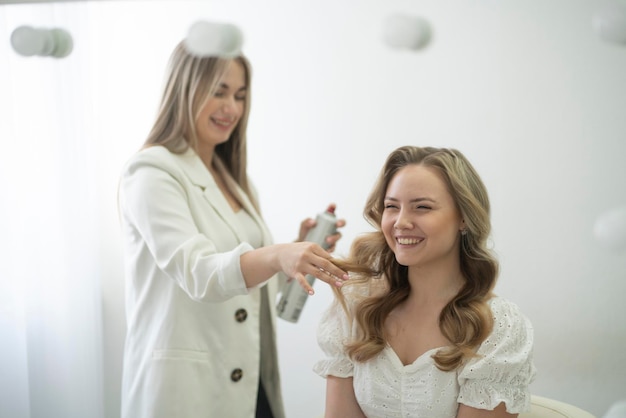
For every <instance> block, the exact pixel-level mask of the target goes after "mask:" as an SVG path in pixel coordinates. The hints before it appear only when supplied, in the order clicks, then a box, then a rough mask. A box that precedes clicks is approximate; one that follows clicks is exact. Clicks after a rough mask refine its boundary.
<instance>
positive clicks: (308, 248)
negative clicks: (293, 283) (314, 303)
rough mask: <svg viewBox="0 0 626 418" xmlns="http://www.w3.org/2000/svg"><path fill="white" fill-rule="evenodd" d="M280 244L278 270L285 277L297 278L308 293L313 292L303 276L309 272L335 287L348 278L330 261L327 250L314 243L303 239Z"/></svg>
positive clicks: (311, 293)
mask: <svg viewBox="0 0 626 418" xmlns="http://www.w3.org/2000/svg"><path fill="white" fill-rule="evenodd" d="M282 246H283V248H282V249H281V251H280V256H279V263H280V270H281V271H283V272H284V273H285V274H286V275H287V277H289V278H291V279H295V280H297V281H298V282H299V283H300V286H302V287H303V288H304V290H306V292H307V293H308V294H309V295H313V294H314V293H315V292H314V290H313V287H311V285H310V284H309V282H307V280H306V278H305V277H306V276H307V275H309V274H310V275H311V276H313V277H315V278H317V279H318V280H321V281H324V282H326V283H328V284H330V285H333V286H337V287H341V286H342V285H343V282H344V281H345V280H348V278H349V276H348V274H347V273H346V272H345V271H343V270H341V269H340V268H339V267H337V266H335V265H334V264H333V263H332V261H331V256H330V254H329V252H328V251H327V250H324V249H323V248H322V247H320V246H319V245H317V244H315V243H312V242H306V241H303V242H295V243H292V244H282Z"/></svg>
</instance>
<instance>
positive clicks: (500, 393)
mask: <svg viewBox="0 0 626 418" xmlns="http://www.w3.org/2000/svg"><path fill="white" fill-rule="evenodd" d="M489 211H490V206H489V199H488V196H487V191H486V189H485V186H484V184H483V182H482V180H481V179H480V177H479V175H478V174H477V172H476V170H475V169H474V167H473V166H472V165H471V164H470V162H469V161H468V160H467V159H466V158H465V157H464V156H463V154H461V153H460V152H459V151H457V150H454V149H439V148H430V147H426V148H419V147H409V146H407V147H401V148H398V149H397V150H395V151H393V152H392V153H391V154H390V155H389V157H388V158H387V161H386V163H385V165H384V167H383V169H382V171H381V174H380V176H379V178H378V181H377V183H376V185H375V186H374V189H373V191H372V192H371V194H370V196H369V198H368V200H367V203H366V206H365V210H364V215H365V217H366V219H367V220H368V221H369V222H370V224H372V225H373V226H374V227H375V228H376V230H375V231H374V232H371V233H368V234H365V235H362V236H360V237H358V238H357V239H356V240H355V241H354V243H353V245H352V249H351V252H350V255H349V257H348V258H347V259H345V260H335V262H336V264H337V265H338V266H339V267H340V268H342V269H344V270H346V271H350V272H351V277H352V278H351V280H350V281H348V282H347V283H346V284H345V285H344V286H343V287H342V288H341V289H334V291H335V293H336V296H337V297H336V300H335V301H333V304H332V305H331V306H330V307H329V308H328V310H327V311H326V312H325V314H324V316H323V317H322V318H321V322H320V324H319V329H318V342H319V345H320V347H321V348H322V350H323V351H324V352H325V354H326V358H325V359H323V360H321V361H319V362H317V363H316V364H315V366H314V371H315V372H316V373H317V374H319V375H320V376H323V377H325V378H326V379H327V389H326V415H325V416H326V418H334V417H337V418H350V417H376V418H380V417H425V418H437V417H441V418H443V417H445V418H453V417H458V418H470V417H512V416H517V414H518V413H520V412H524V411H526V410H528V409H529V406H530V392H529V389H528V386H529V384H530V382H531V381H532V379H533V377H534V375H535V367H534V365H533V361H532V350H533V329H532V325H531V324H530V322H529V320H528V319H527V318H526V317H525V316H524V315H523V313H522V312H520V309H519V308H518V307H517V305H515V304H514V303H512V302H510V301H508V300H506V299H504V298H502V297H499V296H496V295H495V294H494V293H493V288H494V285H495V283H496V277H497V275H498V262H497V261H496V259H495V258H494V256H493V255H492V254H491V252H490V251H489V249H488V248H487V239H488V237H489V234H490V229H491V226H490V219H489V216H490V215H489Z"/></svg>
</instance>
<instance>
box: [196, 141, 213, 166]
mask: <svg viewBox="0 0 626 418" xmlns="http://www.w3.org/2000/svg"><path fill="white" fill-rule="evenodd" d="M213 155H215V147H211V146H207V145H203V144H198V156H199V157H200V159H201V160H202V162H203V163H204V165H205V166H206V168H208V169H209V171H211V172H213V171H214V169H213Z"/></svg>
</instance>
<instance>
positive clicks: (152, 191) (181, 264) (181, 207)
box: [119, 152, 252, 302]
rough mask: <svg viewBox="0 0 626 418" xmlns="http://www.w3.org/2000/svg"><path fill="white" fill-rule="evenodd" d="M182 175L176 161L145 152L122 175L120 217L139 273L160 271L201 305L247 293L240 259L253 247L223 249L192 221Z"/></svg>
mask: <svg viewBox="0 0 626 418" xmlns="http://www.w3.org/2000/svg"><path fill="white" fill-rule="evenodd" d="M180 171H181V169H180V168H178V167H177V166H176V164H175V163H174V162H170V161H167V160H166V159H163V158H161V159H159V158H155V157H154V155H151V154H150V153H144V152H140V153H139V154H138V155H137V156H136V158H134V159H133V160H131V162H129V164H128V165H127V167H126V169H125V170H124V172H123V174H122V178H121V181H120V190H119V205H120V216H121V222H122V227H123V229H124V233H125V234H127V237H125V239H127V240H128V241H129V242H128V243H127V245H128V246H129V248H131V250H130V252H131V253H130V254H127V256H129V257H135V259H134V260H133V261H134V263H135V267H134V268H135V269H136V274H146V275H151V274H154V272H151V271H150V269H154V268H158V269H160V270H162V271H163V272H165V273H166V274H167V275H168V276H169V277H170V278H171V279H172V280H174V281H175V282H176V283H177V284H178V286H179V287H180V288H181V289H182V290H183V291H185V292H186V293H187V294H188V295H189V297H190V298H192V299H194V300H198V301H206V302H221V301H224V300H227V299H229V298H231V297H234V296H237V295H242V294H247V293H248V289H247V288H246V285H245V281H244V278H243V274H242V272H241V266H240V256H241V255H242V254H243V253H245V252H247V251H250V250H252V246H250V245H249V244H247V243H241V244H239V245H237V246H236V247H235V248H233V249H231V250H230V251H222V252H220V251H218V248H217V247H216V245H215V243H214V242H213V241H211V240H210V239H209V238H208V237H207V236H206V235H205V234H202V233H201V232H200V231H199V230H198V227H197V226H196V224H195V222H194V220H193V214H192V213H191V210H190V207H189V204H188V199H189V196H188V193H189V190H188V189H187V188H186V187H185V185H184V184H183V183H182V181H181V179H182V178H183V174H182V173H181V172H180ZM142 243H145V245H144V244H142ZM142 248H143V250H142ZM145 248H147V250H148V251H147V252H146V251H145ZM148 253H149V254H148ZM140 270H142V271H140Z"/></svg>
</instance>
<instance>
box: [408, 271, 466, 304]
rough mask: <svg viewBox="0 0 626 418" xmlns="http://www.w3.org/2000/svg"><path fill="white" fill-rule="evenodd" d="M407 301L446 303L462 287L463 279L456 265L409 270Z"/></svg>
mask: <svg viewBox="0 0 626 418" xmlns="http://www.w3.org/2000/svg"><path fill="white" fill-rule="evenodd" d="M409 283H410V284H411V292H410V294H409V300H413V301H414V302H415V303H419V304H430V303H437V304H439V303H448V302H449V301H450V300H452V298H454V296H456V295H457V293H458V292H459V290H461V288H462V287H463V284H464V283H465V279H464V278H463V274H462V273H461V269H460V267H459V266H458V265H453V266H449V267H448V266H446V267H443V268H420V267H410V268H409Z"/></svg>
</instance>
